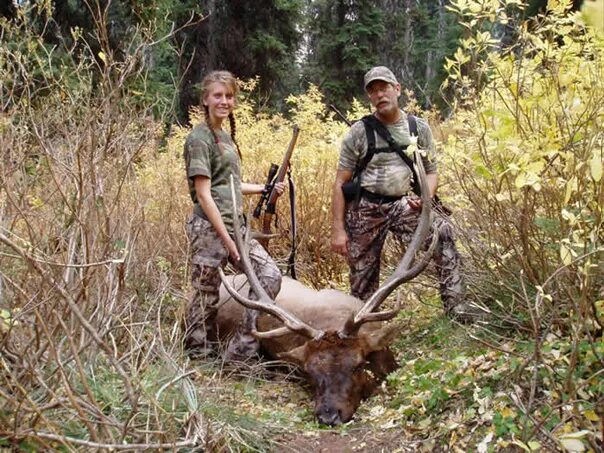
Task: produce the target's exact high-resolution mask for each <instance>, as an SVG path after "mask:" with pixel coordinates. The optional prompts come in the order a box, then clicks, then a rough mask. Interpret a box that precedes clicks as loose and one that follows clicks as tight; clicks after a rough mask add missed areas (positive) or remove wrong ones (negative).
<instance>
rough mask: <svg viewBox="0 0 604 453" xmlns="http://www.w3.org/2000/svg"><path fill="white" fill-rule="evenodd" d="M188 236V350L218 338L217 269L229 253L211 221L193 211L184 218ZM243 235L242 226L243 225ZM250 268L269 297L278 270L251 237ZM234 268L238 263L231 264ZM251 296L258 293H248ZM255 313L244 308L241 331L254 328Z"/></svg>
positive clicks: (275, 290)
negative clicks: (189, 286) (190, 294)
mask: <svg viewBox="0 0 604 453" xmlns="http://www.w3.org/2000/svg"><path fill="white" fill-rule="evenodd" d="M186 230H187V236H188V238H189V244H190V246H191V268H192V270H191V280H192V286H193V294H192V296H191V298H190V300H189V303H188V306H187V309H186V314H185V334H184V346H185V349H187V350H195V349H198V348H199V349H204V348H207V343H208V342H215V341H217V338H216V331H215V320H216V314H217V308H216V307H217V304H218V292H219V288H220V275H219V273H218V269H219V268H220V267H224V266H226V264H227V262H228V260H229V255H228V252H227V250H226V248H225V247H224V245H223V244H222V241H221V240H220V239H219V237H218V235H217V234H216V231H215V230H214V227H213V226H212V225H211V224H210V222H209V221H208V220H206V219H204V218H202V217H199V216H198V215H196V214H193V215H192V216H191V217H190V218H189V220H188V221H187V226H186ZM242 234H245V227H242ZM249 252H250V259H251V262H252V267H253V268H254V271H255V272H256V275H257V276H258V279H259V280H260V283H261V285H262V287H263V288H264V289H265V291H266V292H267V293H268V295H269V296H270V297H272V298H274V297H276V296H277V294H278V293H279V290H280V289H281V273H280V272H279V269H278V268H277V265H276V264H275V262H274V261H273V259H272V258H271V257H270V256H269V255H268V253H267V252H266V250H264V248H263V247H262V246H261V245H260V244H259V243H258V241H256V240H255V239H251V241H250V245H249ZM231 264H233V265H234V266H235V267H238V265H237V264H235V263H231ZM249 297H250V299H254V300H257V296H256V295H255V294H254V293H253V292H250V295H249ZM257 316H258V312H257V311H255V310H247V309H246V310H245V319H244V322H243V324H242V327H241V330H242V331H243V332H247V333H249V332H250V331H251V330H252V329H254V328H255V327H256V318H257Z"/></svg>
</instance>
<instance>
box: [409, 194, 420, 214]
mask: <svg viewBox="0 0 604 453" xmlns="http://www.w3.org/2000/svg"><path fill="white" fill-rule="evenodd" d="M407 204H408V205H409V207H410V208H411V209H414V210H416V211H418V210H420V209H421V208H422V199H421V198H419V197H417V196H415V195H413V196H410V197H408V198H407Z"/></svg>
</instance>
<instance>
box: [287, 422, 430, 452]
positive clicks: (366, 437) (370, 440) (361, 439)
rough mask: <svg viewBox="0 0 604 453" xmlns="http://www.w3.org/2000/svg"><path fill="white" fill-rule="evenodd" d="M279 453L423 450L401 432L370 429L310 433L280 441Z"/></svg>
mask: <svg viewBox="0 0 604 453" xmlns="http://www.w3.org/2000/svg"><path fill="white" fill-rule="evenodd" d="M278 442H279V447H278V451H280V452H288V453H289V452H291V453H294V452H295V453H350V452H365V453H382V452H384V453H385V452H388V453H392V452H399V453H406V452H417V451H422V448H421V445H420V444H419V443H418V442H413V441H411V442H410V441H409V440H408V439H404V438H403V437H402V436H401V433H400V432H396V431H392V430H390V431H385V432H376V431H375V429H372V428H370V427H363V428H357V429H354V430H351V431H350V432H346V433H337V432H308V433H301V434H296V435H291V436H287V437H286V438H283V439H279V440H278Z"/></svg>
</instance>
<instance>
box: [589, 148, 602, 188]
mask: <svg viewBox="0 0 604 453" xmlns="http://www.w3.org/2000/svg"><path fill="white" fill-rule="evenodd" d="M589 167H590V170H591V177H592V178H593V179H594V181H596V182H600V179H602V159H601V158H598V156H597V155H595V156H594V157H593V158H592V159H591V164H590V166H589Z"/></svg>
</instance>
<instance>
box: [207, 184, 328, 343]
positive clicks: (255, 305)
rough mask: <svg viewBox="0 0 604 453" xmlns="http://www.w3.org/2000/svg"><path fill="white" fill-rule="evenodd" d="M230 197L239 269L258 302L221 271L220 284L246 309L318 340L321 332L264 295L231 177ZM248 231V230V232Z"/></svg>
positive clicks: (278, 332)
mask: <svg viewBox="0 0 604 453" xmlns="http://www.w3.org/2000/svg"><path fill="white" fill-rule="evenodd" d="M231 197H232V199H233V212H234V213H235V215H234V216H233V230H234V238H235V244H236V245H237V250H238V251H239V256H240V257H241V268H242V269H243V272H244V273H245V275H246V276H247V279H248V281H249V283H250V288H251V289H252V291H254V294H256V296H257V297H258V300H252V299H249V298H247V297H244V296H242V295H241V294H239V293H238V292H237V290H236V289H235V288H234V287H233V285H231V283H230V282H229V281H228V280H227V279H226V276H225V275H224V272H223V271H222V269H219V271H220V278H221V279H222V283H223V284H224V287H225V288H226V290H227V291H228V292H229V294H230V295H231V296H232V297H233V299H235V300H236V301H237V302H239V303H240V304H241V305H243V306H244V307H246V308H249V309H251V310H258V311H263V312H265V313H268V314H269V315H273V316H275V317H276V318H278V319H280V320H281V321H282V322H283V324H284V326H285V327H287V328H288V329H289V330H293V331H295V332H298V333H300V334H302V335H305V336H306V337H308V338H311V339H312V338H320V337H322V336H323V331H322V330H317V329H315V328H314V327H311V326H309V325H308V324H306V323H305V322H303V321H301V320H300V319H298V318H297V317H295V316H294V315H292V314H291V313H289V312H288V311H287V310H284V309H283V308H281V307H279V306H277V305H276V304H275V301H274V300H272V299H271V298H270V296H269V295H268V294H267V293H266V291H265V290H264V288H263V287H262V285H261V284H260V280H258V276H257V275H256V273H255V272H254V269H253V268H252V264H251V262H250V257H249V253H248V247H247V244H248V241H247V237H248V235H246V241H245V243H244V241H243V238H242V237H241V225H240V223H239V216H238V215H237V211H238V209H237V200H236V197H235V183H234V182H233V176H231ZM248 231H249V230H248ZM284 333H285V330H284V329H283V327H280V328H278V329H274V330H271V331H268V332H258V333H257V334H258V336H259V337H264V338H266V337H271V336H276V335H282V334H284Z"/></svg>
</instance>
